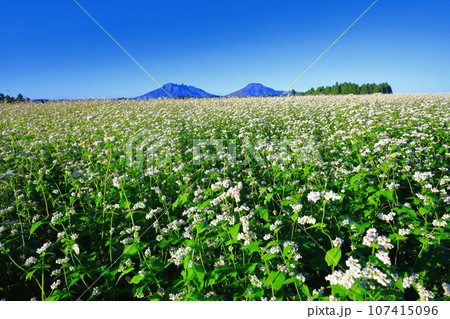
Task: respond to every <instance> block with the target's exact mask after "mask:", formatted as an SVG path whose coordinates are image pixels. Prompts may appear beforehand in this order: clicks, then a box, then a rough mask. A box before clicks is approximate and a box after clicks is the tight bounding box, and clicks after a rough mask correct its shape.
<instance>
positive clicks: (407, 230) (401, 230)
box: [398, 228, 410, 236]
mask: <svg viewBox="0 0 450 319" xmlns="http://www.w3.org/2000/svg"><path fill="white" fill-rule="evenodd" d="M409 233H410V230H409V229H407V228H400V229H399V230H398V234H399V235H402V236H405V235H409Z"/></svg>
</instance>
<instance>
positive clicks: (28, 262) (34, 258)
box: [25, 257, 37, 266]
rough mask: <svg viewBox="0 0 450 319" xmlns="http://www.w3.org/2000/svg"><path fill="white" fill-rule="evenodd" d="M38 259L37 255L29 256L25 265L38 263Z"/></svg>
mask: <svg viewBox="0 0 450 319" xmlns="http://www.w3.org/2000/svg"><path fill="white" fill-rule="evenodd" d="M36 261H37V259H36V257H29V258H27V260H25V266H29V265H32V264H34V263H36Z"/></svg>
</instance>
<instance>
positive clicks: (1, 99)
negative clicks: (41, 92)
mask: <svg viewBox="0 0 450 319" xmlns="http://www.w3.org/2000/svg"><path fill="white" fill-rule="evenodd" d="M29 100H30V99H29V98H24V97H23V95H22V94H20V93H19V94H18V95H17V97H14V96H9V95H4V94H3V93H0V103H16V102H25V101H29Z"/></svg>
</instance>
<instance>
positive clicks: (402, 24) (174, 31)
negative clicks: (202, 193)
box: [0, 0, 450, 99]
mask: <svg viewBox="0 0 450 319" xmlns="http://www.w3.org/2000/svg"><path fill="white" fill-rule="evenodd" d="M78 2H79V3H80V4H81V5H82V6H83V7H84V8H85V9H86V10H87V11H88V12H90V13H91V14H92V16H93V17H94V18H95V19H97V21H98V22H99V23H100V24H101V25H102V26H103V27H104V28H105V29H106V30H108V32H109V33H110V34H111V35H112V36H113V37H115V38H116V40H117V41H118V42H119V43H120V44H121V45H122V46H123V47H124V48H125V49H126V50H127V51H128V52H129V53H130V54H131V55H132V56H133V57H134V58H135V59H136V60H137V61H139V63H141V65H142V66H143V67H144V68H145V69H147V71H148V72H149V73H150V74H151V75H152V76H153V77H154V78H155V79H156V80H157V81H158V82H159V83H160V84H164V83H167V82H174V83H185V84H189V85H194V86H196V87H199V88H202V89H204V90H205V91H207V92H210V93H214V94H227V93H231V92H233V91H236V90H238V89H240V88H242V87H244V86H245V85H246V84H248V83H250V82H259V83H263V84H264V85H266V86H269V87H272V88H275V89H278V90H283V89H287V88H288V87H289V86H290V85H291V83H292V82H293V81H294V80H295V79H296V78H297V77H298V76H299V75H300V74H301V73H302V72H303V71H304V70H305V69H306V68H307V67H308V66H309V65H310V64H311V63H312V62H313V61H314V60H315V59H316V58H317V57H318V56H319V55H320V54H321V53H322V52H323V51H324V50H325V49H326V48H327V47H328V46H329V45H330V44H331V43H332V42H333V41H334V40H335V39H336V38H337V37H338V36H339V35H340V34H341V33H342V32H343V31H344V30H345V29H346V28H347V27H348V26H349V25H350V24H351V23H352V22H353V21H354V20H355V19H356V18H357V17H358V16H359V15H360V14H361V13H362V12H363V11H364V10H365V9H366V8H367V7H368V6H369V5H370V4H371V3H372V2H373V0H368V1H366V0H348V1H347V0H343V1H325V0H324V1H321V0H315V1H312V0H311V1H299V0H297V1H289V0H288V1H264V0H258V1H256V0H255V1H254V0H251V1H245V0H244V1H243V0H240V1H235V0H226V1H222V0H217V1H211V0H210V1H178V0H171V1H143V0H134V1H130V0H116V1H99V0H89V1H88V0H78ZM1 10H2V18H1V19H0V30H1V37H2V43H3V45H2V49H1V50H0V68H1V72H0V92H3V93H5V94H10V95H14V96H16V95H17V94H18V93H22V94H23V95H25V96H28V97H30V98H52V99H55V98H88V97H97V98H104V97H110V98H112V97H122V96H125V97H134V96H138V95H141V94H144V93H146V92H148V91H151V90H153V89H156V88H158V86H157V84H156V83H155V82H153V81H152V80H151V79H150V78H149V77H148V76H147V75H146V74H145V73H144V72H143V71H142V70H141V69H139V67H138V66H136V65H135V64H134V63H133V61H131V60H130V58H129V57H128V56H127V55H126V54H125V53H124V52H122V51H121V50H120V49H119V48H118V47H117V46H116V44H115V43H114V42H113V41H112V40H111V39H110V38H108V36H107V35H106V34H105V33H103V31H102V30H101V29H100V28H99V27H98V26H97V25H95V24H94V23H93V22H92V21H91V20H90V19H89V18H88V17H87V16H86V14H85V13H84V12H83V11H81V9H80V8H79V7H78V6H77V5H76V4H75V3H74V2H73V0H53V1H51V0H42V1H36V0H33V1H31V0H24V1H12V0H10V1H6V0H5V1H2V3H1ZM449 13H450V1H448V0H445V1H444V0H436V1H419V0H398V1H391V0H379V1H378V3H377V4H375V5H374V7H373V8H372V9H371V10H370V11H369V12H368V13H367V14H366V15H365V16H364V17H363V18H362V19H361V20H360V21H359V22H358V23H357V24H356V25H355V26H354V27H353V28H352V29H351V30H350V31H349V32H348V33H347V34H346V35H345V36H344V37H343V38H342V39H341V40H340V41H339V42H338V43H337V44H336V46H334V47H333V48H332V49H331V50H330V51H329V52H328V53H327V54H326V55H325V56H324V57H323V58H322V59H321V60H320V61H319V63H318V64H317V65H315V66H314V67H313V68H312V69H311V70H310V71H309V72H308V73H307V74H306V75H305V76H304V77H303V78H302V79H301V80H300V81H299V82H298V83H297V84H296V85H295V86H294V87H293V88H294V89H295V90H297V91H304V90H307V89H309V88H311V87H317V86H320V85H330V84H334V83H335V82H336V81H338V82H344V81H352V82H356V83H359V84H362V83H367V82H376V83H379V82H388V83H390V84H391V86H392V87H393V89H394V92H397V93H406V92H450V59H449V52H450V31H449V30H450V19H449V18H448V14H449Z"/></svg>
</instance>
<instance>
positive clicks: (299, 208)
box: [291, 204, 303, 213]
mask: <svg viewBox="0 0 450 319" xmlns="http://www.w3.org/2000/svg"><path fill="white" fill-rule="evenodd" d="M302 207H303V205H302V204H296V205H291V208H292V210H293V211H294V213H298V212H299V211H300V210H301V209H302Z"/></svg>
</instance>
